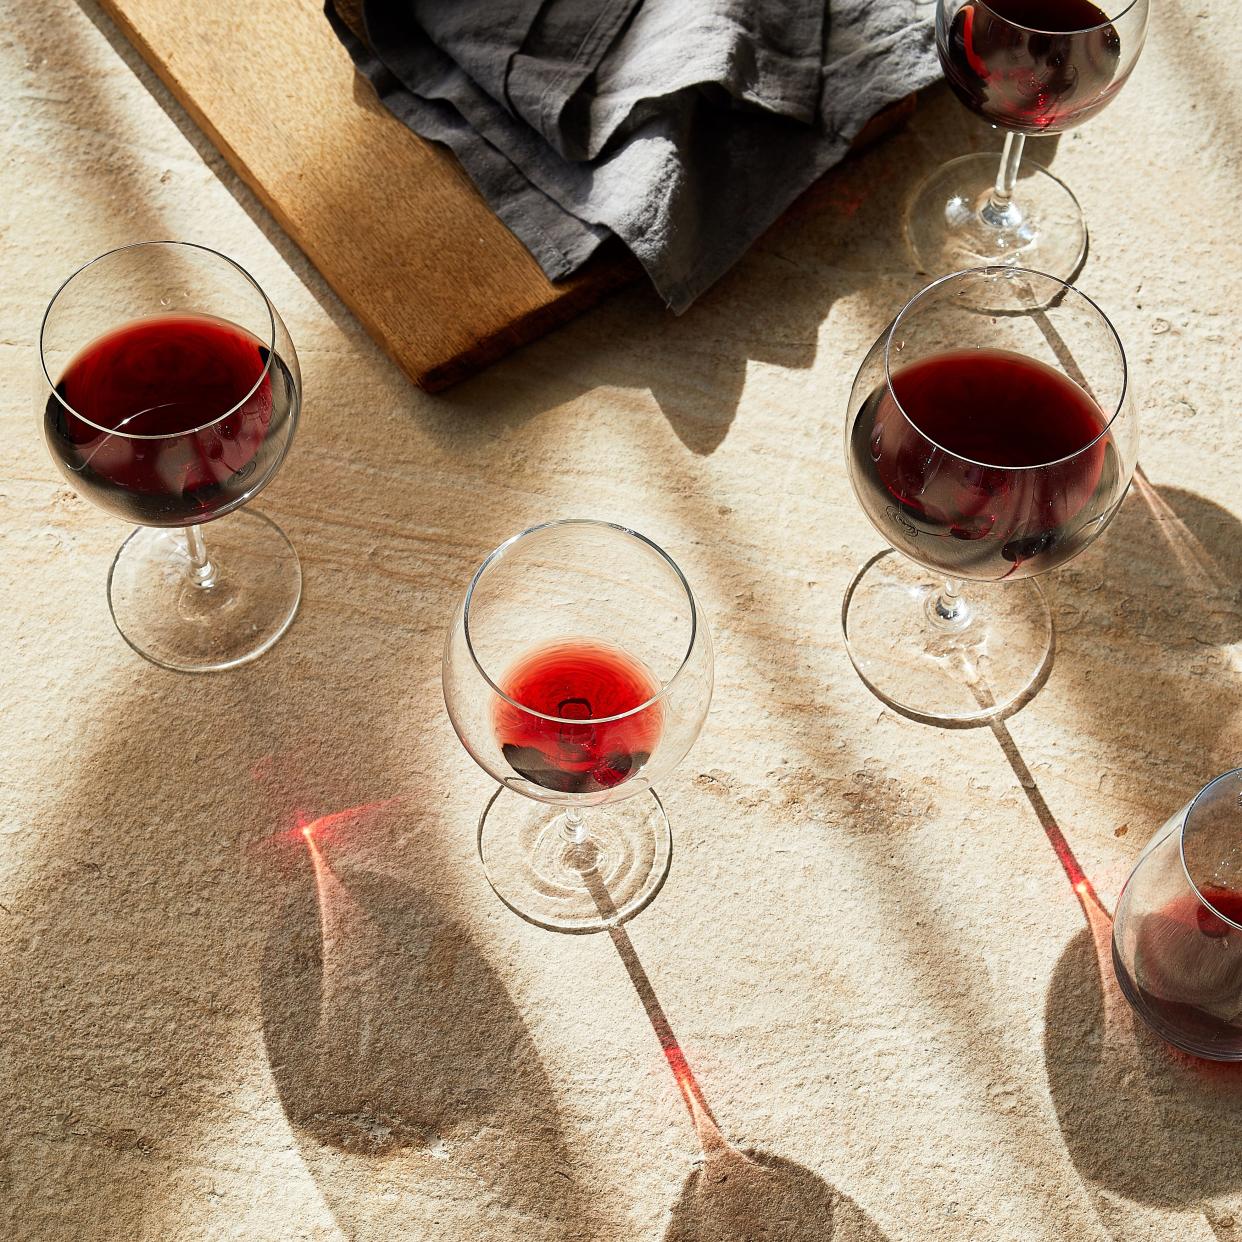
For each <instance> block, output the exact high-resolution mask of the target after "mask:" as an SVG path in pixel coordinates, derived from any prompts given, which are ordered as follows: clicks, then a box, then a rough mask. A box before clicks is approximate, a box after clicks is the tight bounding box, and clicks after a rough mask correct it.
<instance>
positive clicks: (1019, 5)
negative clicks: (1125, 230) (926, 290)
mask: <svg viewBox="0 0 1242 1242" xmlns="http://www.w3.org/2000/svg"><path fill="white" fill-rule="evenodd" d="M1147 17H1148V0H1112V3H1109V2H1108V0H1096V2H1093V0H939V4H938V5H937V8H936V45H937V48H938V50H939V52H940V63H941V66H942V67H943V69H944V74H945V79H946V80H947V81H948V83H949V86H950V87H951V88H952V89H953V92H954V94H956V95H957V97H958V98H959V99H960V100H961V101H962V103H964V104H965V105H966V107H968V108H969V109H970V110H971V111H972V112H975V113H977V114H978V115H979V116H981V117H983V119H984V120H985V121H988V122H989V123H990V124H992V125H994V126H998V127H999V128H1001V129H1003V130H1005V131H1006V135H1005V147H1004V151H1003V152H1002V153H1001V157H1000V166H999V168H998V167H997V164H996V157H995V156H993V155H987V154H978V155H965V156H961V157H960V158H958V159H955V160H951V161H950V162H949V163H947V164H945V165H943V166H942V167H940V168H938V169H937V170H936V171H935V172H934V173H932V175H931V176H930V177H929V178H928V179H927V181H926V182H924V184H923V185H922V186H921V187H920V188H919V190H918V192H917V193H916V195H915V197H914V199H913V201H912V202H911V204H910V207H909V209H908V211H907V214H906V236H907V238H908V239H909V242H910V246H911V248H912V250H913V251H914V255H915V258H916V260H917V261H918V264H919V268H920V270H921V271H924V272H927V273H929V274H931V275H936V274H938V273H941V272H949V271H953V270H954V269H957V268H963V267H972V266H976V265H979V264H998V263H1022V264H1023V265H1025V266H1027V267H1037V268H1039V269H1040V270H1041V271H1044V272H1047V273H1049V274H1050V275H1052V276H1056V277H1058V278H1060V279H1062V280H1069V279H1070V278H1072V277H1073V275H1074V274H1075V273H1076V272H1077V271H1078V268H1079V266H1080V265H1081V263H1082V260H1083V258H1084V257H1085V255H1086V249H1087V226H1086V223H1085V221H1084V220H1083V216H1082V209H1081V208H1080V207H1079V205H1078V200H1077V199H1076V198H1075V197H1074V195H1073V193H1072V192H1071V191H1070V189H1069V187H1068V186H1066V185H1065V183H1064V182H1062V181H1060V180H1059V179H1058V178H1057V177H1054V176H1053V175H1052V173H1050V172H1049V171H1048V170H1047V169H1046V168H1041V167H1039V166H1038V165H1034V164H1031V163H1029V162H1028V163H1027V164H1026V165H1025V166H1023V164H1022V154H1023V146H1024V144H1025V142H1026V139H1027V137H1028V136H1039V135H1047V134H1060V133H1064V132H1065V131H1066V130H1068V129H1072V128H1073V127H1074V126H1076V125H1081V124H1082V123H1083V122H1084V121H1086V120H1088V119H1089V118H1090V117H1093V116H1094V115H1095V114H1096V113H1097V112H1099V111H1100V109H1101V108H1103V107H1104V106H1105V105H1106V104H1108V103H1109V101H1110V100H1111V99H1112V98H1113V97H1114V96H1115V95H1116V94H1117V92H1118V91H1119V90H1120V89H1121V87H1122V86H1123V85H1124V84H1125V81H1126V79H1127V78H1128V77H1129V76H1130V71H1131V70H1132V69H1133V68H1134V65H1135V62H1136V61H1137V60H1138V57H1139V53H1140V52H1141V51H1142V49H1143V43H1144V40H1145V38H1146V35H1147ZM1020 168H1022V171H1023V173H1024V175H1023V176H1022V178H1021V180H1019V178H1018V173H1019V169H1020Z"/></svg>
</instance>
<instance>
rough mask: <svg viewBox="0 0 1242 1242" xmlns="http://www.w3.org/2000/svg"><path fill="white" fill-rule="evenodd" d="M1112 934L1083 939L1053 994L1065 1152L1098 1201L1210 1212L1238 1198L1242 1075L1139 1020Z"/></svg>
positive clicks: (1051, 1017) (1049, 1028)
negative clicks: (1212, 1204)
mask: <svg viewBox="0 0 1242 1242" xmlns="http://www.w3.org/2000/svg"><path fill="white" fill-rule="evenodd" d="M1100 932H1102V934H1100ZM1110 932H1111V922H1109V923H1108V924H1107V926H1106V927H1104V928H1102V929H1100V931H1098V932H1093V930H1092V929H1090V928H1088V929H1084V930H1083V931H1081V932H1079V933H1078V934H1077V935H1076V936H1075V937H1074V938H1073V939H1072V940H1071V941H1070V942H1069V944H1068V945H1067V946H1066V948H1065V950H1064V952H1063V953H1062V954H1061V957H1060V959H1059V961H1058V962H1057V965H1056V969H1055V970H1054V972H1053V976H1052V981H1051V984H1050V986H1049V991H1048V998H1047V1003H1046V1006H1045V1011H1044V1058H1045V1064H1046V1069H1047V1075H1048V1086H1049V1089H1050V1092H1051V1096H1052V1102H1053V1105H1054V1107H1055V1109H1056V1114H1057V1119H1058V1121H1059V1122H1060V1126H1061V1133H1062V1135H1063V1136H1064V1139H1065V1146H1066V1150H1067V1152H1068V1153H1069V1156H1070V1159H1071V1161H1072V1162H1073V1164H1074V1167H1075V1169H1076V1170H1077V1171H1078V1174H1079V1176H1080V1177H1081V1178H1082V1179H1083V1181H1084V1182H1085V1183H1086V1184H1087V1185H1088V1186H1090V1187H1093V1188H1095V1189H1096V1190H1103V1191H1109V1192H1112V1193H1114V1194H1119V1195H1122V1196H1124V1197H1125V1198H1126V1199H1129V1200H1131V1201H1133V1202H1135V1203H1144V1204H1150V1205H1155V1206H1159V1207H1165V1208H1186V1209H1202V1208H1203V1206H1204V1204H1203V1201H1204V1200H1206V1199H1212V1198H1214V1197H1216V1196H1219V1195H1222V1194H1225V1193H1228V1192H1232V1191H1237V1190H1238V1189H1239V1188H1242V1159H1239V1152H1240V1151H1242V1066H1237V1065H1218V1064H1214V1063H1212V1062H1208V1061H1199V1060H1196V1059H1194V1058H1192V1057H1188V1056H1185V1055H1183V1054H1181V1053H1178V1052H1176V1051H1174V1050H1173V1049H1172V1048H1170V1047H1168V1046H1167V1045H1166V1044H1164V1043H1163V1042H1162V1041H1161V1040H1160V1039H1158V1038H1157V1037H1156V1036H1155V1035H1154V1034H1152V1033H1151V1032H1150V1031H1149V1030H1148V1029H1147V1028H1146V1027H1145V1026H1144V1025H1143V1024H1142V1023H1141V1022H1140V1021H1139V1020H1138V1019H1137V1018H1135V1017H1134V1015H1133V1014H1132V1013H1131V1011H1130V1009H1129V1006H1128V1005H1127V1004H1126V1001H1125V998H1124V997H1123V996H1122V995H1121V992H1120V990H1119V988H1118V987H1117V983H1116V980H1115V979H1114V977H1113V972H1112V965H1111V960H1110V959H1109V958H1108V956H1107V954H1108V943H1109V933H1110Z"/></svg>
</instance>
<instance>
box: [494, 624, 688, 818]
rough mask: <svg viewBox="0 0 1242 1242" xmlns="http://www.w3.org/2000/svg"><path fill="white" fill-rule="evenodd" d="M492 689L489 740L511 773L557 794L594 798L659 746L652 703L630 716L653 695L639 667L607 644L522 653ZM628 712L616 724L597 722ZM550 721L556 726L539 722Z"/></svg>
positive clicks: (584, 642) (659, 710) (564, 644)
mask: <svg viewBox="0 0 1242 1242" xmlns="http://www.w3.org/2000/svg"><path fill="white" fill-rule="evenodd" d="M500 687H501V689H502V690H504V692H505V693H506V694H507V695H508V696H509V698H511V699H513V700H514V702H516V703H521V704H522V705H523V706H524V707H528V708H531V709H532V710H533V711H536V712H541V713H542V716H535V715H532V714H531V712H529V711H522V710H521V709H520V708H517V707H514V706H513V705H512V704H511V703H506V702H505V701H504V700H503V699H499V698H498V699H497V700H496V705H495V707H494V709H493V724H494V726H495V729H496V737H497V739H498V740H499V742H500V747H501V750H502V752H503V753H504V757H505V759H506V760H507V761H508V763H509V765H510V766H511V767H512V768H513V770H514V771H515V772H517V773H519V774H520V775H522V776H524V777H526V779H527V780H528V781H532V782H533V783H534V784H536V785H540V786H542V787H543V788H544V789H554V790H556V791H557V792H558V793H599V792H600V791H601V790H605V789H611V788H612V787H613V786H614V785H619V784H620V783H621V782H622V781H625V780H628V779H629V778H630V777H632V776H633V775H634V774H635V773H636V772H638V771H639V769H640V768H642V766H643V765H644V764H645V763H646V762H647V761H648V759H650V758H651V752H652V751H653V750H654V749H655V746H656V743H657V742H658V741H659V740H660V733H661V730H662V727H663V723H664V710H663V706H662V705H661V704H660V703H652V704H651V706H650V707H647V708H644V709H643V710H642V711H639V712H635V711H634V708H636V707H642V705H643V704H644V703H646V702H648V701H649V700H650V699H652V698H653V697H654V696H655V695H657V694H658V693H659V692H660V685H659V682H657V681H656V679H655V678H654V677H653V676H652V675H651V673H650V671H649V670H648V669H647V668H646V666H645V665H643V664H642V663H640V662H639V661H638V660H636V659H635V658H634V657H633V656H631V655H630V654H629V653H628V652H626V651H623V650H622V649H621V648H620V647H615V646H613V645H612V644H610V643H603V642H597V641H595V640H588V639H567V640H564V641H561V642H554V643H547V644H544V645H541V646H539V647H536V648H534V649H533V650H531V651H528V652H527V653H526V654H525V655H523V656H521V657H520V658H519V659H518V660H517V662H516V663H515V664H514V665H513V666H512V667H511V668H510V669H509V671H508V672H507V673H506V674H505V676H504V678H503V680H502V681H501V682H500ZM623 712H633V715H629V716H625V717H624V718H623V719H621V720H607V719H604V718H605V717H609V716H619V715H621V714H622V713H623ZM544 716H558V717H560V719H559V720H545V719H544V718H543V717H544Z"/></svg>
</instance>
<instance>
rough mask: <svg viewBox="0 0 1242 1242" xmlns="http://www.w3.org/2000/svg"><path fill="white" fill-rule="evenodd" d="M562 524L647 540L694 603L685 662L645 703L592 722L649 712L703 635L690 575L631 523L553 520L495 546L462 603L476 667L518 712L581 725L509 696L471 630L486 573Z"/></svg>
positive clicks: (575, 719)
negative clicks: (531, 539) (483, 657)
mask: <svg viewBox="0 0 1242 1242" xmlns="http://www.w3.org/2000/svg"><path fill="white" fill-rule="evenodd" d="M558 526H595V527H599V528H601V529H605V530H613V531H616V532H617V533H619V534H622V535H629V536H630V537H631V538H633V539H637V540H639V541H640V542H642V543H645V544H646V545H647V546H648V547H649V548H651V549H652V550H653V551H654V552H655V553H656V554H657V555H658V556H659V557H660V559H661V560H663V561H664V563H665V564H666V565H667V566H668V567H669V568H670V569H671V570H672V571H673V573H674V574H675V575H676V576H677V581H678V582H680V583H681V588H682V590H683V591H684V592H685V593H686V600H687V602H688V603H689V605H690V641H689V642H688V643H687V644H686V653H685V655H684V656H682V658H681V663H680V664H678V666H677V668H676V669H675V670H674V672H673V675H672V676H671V677H670V678H669V679H668V680H667V681H666V682H664V683H663V684H662V685H661V686H660V689H659V690H658V691H657V692H656V693H655V694H653V695H652V696H651V697H650V698H649V699H647V700H646V701H645V702H643V703H640V704H639V705H638V706H637V707H631V708H630V709H629V711H624V712H618V713H617V714H616V715H614V716H593V717H591V721H590V723H591V724H593V725H594V724H611V723H612V722H613V721H616V720H625V719H626V718H627V717H629V716H634V715H637V714H638V713H639V712H642V711H646V710H647V709H648V708H649V707H651V706H653V705H654V704H656V703H658V702H659V701H660V700H661V699H663V698H664V697H665V696H666V695H667V694H668V692H669V691H670V690H671V689H672V688H673V685H674V683H675V682H676V681H677V679H678V678H679V677H680V676H681V675H682V673H683V672H684V671H685V668H686V665H688V664H689V663H690V656H691V655H692V654H693V652H694V644H695V643H696V642H697V641H698V635H699V609H698V604H697V602H696V601H695V598H694V592H693V591H692V590H691V589H690V583H689V582H688V581H687V580H686V575H685V574H683V573H682V572H681V567H680V566H679V565H678V564H677V562H676V561H675V560H673V558H672V557H671V556H669V554H668V553H667V552H665V550H664V549H663V548H662V547H660V545H659V544H658V543H656V542H655V541H654V540H652V539H648V538H647V536H646V535H644V534H641V533H640V532H639V531H636V530H631V529H630V527H628V526H621V525H620V524H618V523H616V522H604V521H600V520H599V519H597V518H557V519H555V520H553V521H551V522H540V523H538V524H537V525H535V526H528V527H527V528H526V529H525V530H522V531H518V533H517V534H516V535H511V536H510V537H509V538H508V539H506V540H505V541H504V543H502V544H501V545H500V546H499V547H497V548H494V549H493V550H492V551H491V552H490V553H489V554H488V555H487V557H486V559H485V560H484V561H483V563H482V564H481V565H480V566H479V567H478V569H476V570H475V571H474V576H473V577H472V578H471V579H470V585H469V587H467V588H466V598H465V600H464V602H463V603H462V630H463V632H464V634H465V639H466V650H467V651H469V652H470V658H471V659H472V660H473V661H474V666H475V668H477V669H478V670H479V676H481V677H482V678H483V680H484V681H485V682H487V684H488V685H489V686H490V687H491V688H492V690H493V691H495V693H496V694H498V695H499V696H500V697H501V698H502V699H504V701H505V702H506V703H508V704H509V705H510V706H511V707H516V708H517V709H518V711H521V712H525V713H526V714H527V715H530V716H536V717H538V718H539V719H540V720H549V721H551V722H552V723H553V724H570V725H581V724H582V723H583V721H582V717H581V716H578V717H570V716H550V715H548V713H547V712H541V711H536V710H535V708H533V707H528V706H527V705H526V704H525V703H520V702H518V700H517V699H514V698H511V697H510V696H509V695H507V694H506V693H505V692H504V691H503V690H502V689H501V688H500V687H499V686H498V685H497V684H496V683H495V682H494V681H493V680H492V677H491V674H490V673H488V671H487V669H485V668H484V667H483V661H482V660H480V659H479V654H478V652H477V651H475V649H474V638H473V636H472V635H471V633H470V605H471V603H472V602H473V600H474V591H475V587H477V586H478V585H479V583H480V582H481V581H482V578H483V575H484V574H485V573H486V572H487V570H488V568H489V567H490V566H491V565H492V563H493V562H494V561H496V560H497V558H499V557H500V556H503V555H504V553H505V552H506V551H508V549H509V548H511V547H513V546H514V545H515V544H517V543H518V542H519V541H520V540H522V539H525V538H527V536H529V535H535V534H538V533H540V532H541V531H545V530H551V529H553V528H555V527H558Z"/></svg>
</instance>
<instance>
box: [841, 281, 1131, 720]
mask: <svg viewBox="0 0 1242 1242" xmlns="http://www.w3.org/2000/svg"><path fill="white" fill-rule="evenodd" d="M845 450H846V457H847V462H848V469H849V476H850V481H851V483H852V484H853V487H854V493H855V495H856V496H857V498H858V501H859V503H860V504H861V505H862V507H863V510H864V512H865V513H866V514H867V517H868V518H870V520H871V523H872V525H874V526H875V528H876V530H877V531H879V532H880V534H881V535H882V536H883V537H884V538H885V539H887V540H888V541H889V542H890V543H891V544H892V547H891V548H889V549H888V550H886V551H884V552H881V553H880V554H879V555H877V556H875V557H873V558H872V559H871V560H870V561H869V562H868V563H867V564H866V565H865V566H864V567H863V569H862V570H861V571H860V573H859V574H858V576H857V577H856V578H855V579H854V581H853V582H852V583H851V584H850V587H849V590H848V592H847V594H846V598H845V606H844V610H843V613H842V623H843V625H844V628H845V638H846V645H847V647H848V649H849V653H850V658H851V659H852V660H853V662H854V667H855V668H856V669H857V670H858V672H859V674H860V675H861V676H862V678H863V680H864V681H865V682H866V683H867V685H868V686H869V687H870V688H871V689H872V690H873V691H874V692H875V693H876V694H877V695H878V696H879V697H880V698H881V699H883V700H884V701H885V702H887V703H889V704H890V705H892V706H894V707H896V708H898V709H899V710H901V711H903V712H905V713H906V714H908V715H911V716H914V717H916V718H919V719H925V720H930V721H939V722H944V723H968V722H972V721H978V720H983V719H986V718H987V717H989V716H993V715H996V714H999V713H1002V712H1004V711H1005V710H1007V709H1009V708H1012V707H1015V706H1017V705H1020V703H1021V702H1022V701H1025V698H1026V697H1027V696H1029V694H1030V693H1033V692H1034V691H1035V690H1036V689H1038V686H1039V684H1041V679H1042V677H1043V676H1044V675H1045V673H1046V671H1047V669H1048V668H1049V666H1050V661H1051V657H1052V649H1053V648H1052V644H1053V628H1052V617H1051V613H1050V611H1049V609H1048V605H1047V603H1046V601H1045V599H1044V595H1043V592H1042V591H1041V590H1040V588H1039V586H1038V584H1037V583H1036V582H1035V581H1034V575H1036V574H1041V573H1045V572H1047V571H1048V570H1050V569H1054V568H1056V567H1057V566H1058V565H1062V564H1064V563H1065V562H1066V561H1067V560H1069V559H1070V557H1072V556H1075V555H1077V554H1078V553H1079V552H1081V551H1082V550H1083V548H1085V547H1086V546H1087V544H1089V543H1090V542H1091V541H1092V540H1093V539H1095V538H1096V537H1097V536H1098V535H1099V534H1100V532H1101V531H1102V530H1103V529H1104V527H1105V526H1107V525H1108V523H1109V521H1110V520H1111V519H1112V517H1113V515H1114V514H1115V513H1116V511H1117V509H1118V507H1119V506H1120V504H1121V501H1122V499H1123V498H1124V496H1125V493H1126V489H1127V488H1128V487H1129V484H1130V478H1131V475H1132V474H1133V472H1134V465H1135V461H1136V458H1137V452H1138V423H1137V417H1136V415H1135V412H1134V405H1133V401H1132V399H1131V395H1130V390H1129V384H1128V380H1127V370H1126V359H1125V353H1124V351H1123V350H1122V346H1121V342H1120V340H1119V339H1118V337H1117V334H1116V332H1115V331H1114V329H1113V326H1112V324H1110V323H1109V321H1108V319H1107V318H1106V317H1105V315H1104V313H1103V311H1101V310H1100V308H1099V307H1098V306H1096V304H1095V303H1094V302H1092V301H1091V300H1090V299H1089V298H1087V297H1085V296H1084V295H1083V294H1081V293H1079V292H1078V290H1076V289H1074V288H1073V287H1071V286H1070V285H1067V284H1065V283H1063V282H1062V281H1059V280H1055V279H1053V278H1052V277H1050V276H1045V275H1043V274H1041V273H1039V272H1031V271H1027V270H1025V269H1024V268H1015V267H990V268H977V269H972V270H968V271H963V272H955V273H953V274H952V275H949V276H944V277H942V278H941V279H940V280H937V281H934V282H933V283H932V284H930V285H928V286H927V288H925V289H923V290H922V291H921V292H920V293H918V294H916V295H915V296H914V297H913V298H912V299H911V300H910V301H909V302H908V303H907V304H906V306H905V307H904V308H903V309H902V311H901V312H900V314H898V316H897V318H896V319H895V320H893V322H892V324H891V325H890V326H889V327H888V328H887V329H886V330H885V331H884V332H883V333H881V335H880V337H879V339H878V340H877V341H876V343H875V344H874V345H873V346H872V347H871V350H870V352H869V353H868V354H867V357H866V358H865V359H864V361H863V364H862V367H861V368H860V369H859V372H858V375H857V377H856V378H855V380H854V387H853V390H852V392H851V394H850V401H849V410H848V417H847V419H846V427H845Z"/></svg>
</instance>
